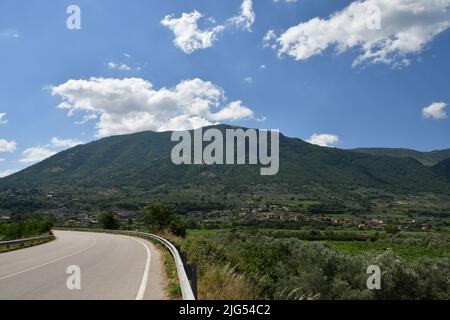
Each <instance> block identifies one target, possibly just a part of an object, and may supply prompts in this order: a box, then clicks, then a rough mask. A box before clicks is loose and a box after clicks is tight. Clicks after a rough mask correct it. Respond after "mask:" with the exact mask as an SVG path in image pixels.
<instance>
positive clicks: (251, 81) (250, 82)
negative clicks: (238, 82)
mask: <svg viewBox="0 0 450 320" xmlns="http://www.w3.org/2000/svg"><path fill="white" fill-rule="evenodd" d="M244 82H245V83H248V84H252V83H253V78H252V77H245V78H244Z"/></svg>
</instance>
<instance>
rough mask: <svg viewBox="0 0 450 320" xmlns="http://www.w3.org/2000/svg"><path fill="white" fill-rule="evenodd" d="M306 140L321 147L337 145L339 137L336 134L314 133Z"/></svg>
mask: <svg viewBox="0 0 450 320" xmlns="http://www.w3.org/2000/svg"><path fill="white" fill-rule="evenodd" d="M306 141H307V142H309V143H311V144H316V145H318V146H321V147H335V146H336V145H337V144H338V143H339V137H338V136H337V135H334V134H313V135H312V136H311V138H309V139H308V140H306Z"/></svg>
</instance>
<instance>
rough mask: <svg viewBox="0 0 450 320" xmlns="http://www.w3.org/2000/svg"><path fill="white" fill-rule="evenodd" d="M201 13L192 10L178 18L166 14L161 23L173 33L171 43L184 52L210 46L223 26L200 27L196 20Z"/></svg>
mask: <svg viewBox="0 0 450 320" xmlns="http://www.w3.org/2000/svg"><path fill="white" fill-rule="evenodd" d="M202 17H203V15H202V14H201V13H200V12H198V11H196V10H194V11H193V12H191V13H183V14H182V15H181V17H180V18H178V19H177V18H174V17H173V15H168V16H166V17H165V18H164V19H163V20H162V21H161V24H162V25H163V26H166V27H168V28H169V29H170V30H171V31H172V32H173V34H174V36H175V39H174V40H173V43H174V45H175V46H176V47H178V48H180V49H181V50H182V51H183V52H184V53H187V54H191V53H193V52H194V51H196V50H200V49H206V48H210V47H212V45H213V43H214V41H215V40H217V35H218V34H219V33H220V32H222V31H223V29H224V27H223V26H220V25H219V26H215V27H213V28H209V29H204V30H202V29H200V28H199V27H198V20H199V19H201V18H202Z"/></svg>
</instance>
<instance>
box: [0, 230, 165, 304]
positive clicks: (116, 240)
mask: <svg viewBox="0 0 450 320" xmlns="http://www.w3.org/2000/svg"><path fill="white" fill-rule="evenodd" d="M54 233H55V236H56V238H57V239H56V240H55V241H52V242H49V243H46V244H43V245H40V246H35V247H31V248H27V249H22V250H18V251H13V252H8V253H2V254H0V300H11V299H18V300H61V299H63V300H141V299H149V300H160V299H165V294H164V279H163V276H162V274H161V270H162V263H161V257H160V254H159V252H158V251H157V250H156V249H155V247H154V246H153V245H152V244H151V243H150V242H148V241H146V240H143V239H139V238H134V237H128V236H121V235H110V234H101V233H87V232H69V231H55V232H54ZM69 266H78V267H79V268H80V271H81V277H80V279H81V289H80V290H77V289H75V290H69V289H68V287H67V284H66V283H67V280H68V278H69V277H70V276H71V274H67V273H66V271H67V269H68V267H69Z"/></svg>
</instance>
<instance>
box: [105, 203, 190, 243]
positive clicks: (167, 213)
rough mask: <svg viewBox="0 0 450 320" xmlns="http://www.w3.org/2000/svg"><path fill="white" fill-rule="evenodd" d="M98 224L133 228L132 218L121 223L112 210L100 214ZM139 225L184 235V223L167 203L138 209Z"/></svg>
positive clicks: (106, 226)
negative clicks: (124, 223)
mask: <svg viewBox="0 0 450 320" xmlns="http://www.w3.org/2000/svg"><path fill="white" fill-rule="evenodd" d="M99 218H100V224H101V226H102V228H103V229H107V230H116V229H121V228H123V229H135V228H134V226H133V223H134V222H133V220H132V219H131V220H128V221H127V225H123V223H121V221H120V220H119V218H118V217H117V216H116V215H115V214H114V213H112V212H104V213H101V214H100V217H99ZM138 222H139V225H142V226H143V227H145V228H146V229H147V231H150V232H155V233H166V232H167V233H171V234H174V235H176V236H179V237H185V236H186V223H185V221H184V220H183V219H182V218H181V217H180V216H179V215H177V214H175V213H174V211H173V210H172V208H171V207H170V206H167V205H159V204H154V205H149V206H147V207H145V208H144V209H142V210H140V212H139V218H138Z"/></svg>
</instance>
